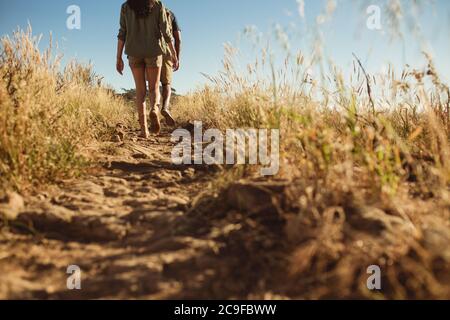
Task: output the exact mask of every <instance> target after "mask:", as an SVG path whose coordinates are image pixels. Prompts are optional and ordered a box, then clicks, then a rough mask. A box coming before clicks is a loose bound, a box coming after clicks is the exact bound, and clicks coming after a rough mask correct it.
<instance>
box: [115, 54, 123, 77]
mask: <svg viewBox="0 0 450 320" xmlns="http://www.w3.org/2000/svg"><path fill="white" fill-rule="evenodd" d="M123 69H124V64H123V59H122V58H117V62H116V70H117V72H118V73H120V74H121V75H122V76H123Z"/></svg>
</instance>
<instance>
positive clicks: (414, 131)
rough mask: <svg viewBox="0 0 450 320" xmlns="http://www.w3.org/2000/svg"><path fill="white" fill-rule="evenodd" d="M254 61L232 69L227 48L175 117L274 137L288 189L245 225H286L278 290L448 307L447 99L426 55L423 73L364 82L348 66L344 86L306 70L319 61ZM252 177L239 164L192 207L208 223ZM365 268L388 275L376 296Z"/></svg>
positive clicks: (333, 74)
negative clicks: (215, 72)
mask: <svg viewBox="0 0 450 320" xmlns="http://www.w3.org/2000/svg"><path fill="white" fill-rule="evenodd" d="M260 52H261V55H260V56H259V57H257V58H256V60H255V62H253V63H250V64H248V65H247V66H245V67H244V68H239V67H237V66H238V63H237V61H242V59H241V58H240V57H239V56H237V55H238V50H237V49H234V48H232V47H228V48H227V50H226V57H225V59H224V68H223V71H222V72H221V73H220V74H219V76H217V77H209V78H210V80H211V84H210V85H208V86H206V87H205V88H204V89H202V90H200V91H197V92H194V93H192V94H190V95H188V96H185V97H181V98H179V100H178V101H177V104H178V105H179V107H178V108H175V109H176V111H177V116H178V117H179V118H181V120H182V121H192V120H193V119H195V120H202V121H203V122H204V123H205V124H206V125H205V126H207V127H216V128H220V129H222V130H223V129H226V128H279V129H280V131H281V139H280V141H281V172H280V174H279V175H278V176H277V177H276V178H277V181H278V179H282V180H284V181H287V186H288V187H287V191H286V190H285V191H283V192H274V194H273V198H274V199H276V201H275V203H281V204H284V205H283V206H282V208H278V210H277V212H276V213H274V212H259V217H258V216H257V217H256V218H251V219H256V221H258V219H263V218H262V216H263V215H267V214H268V215H276V216H277V217H278V218H279V215H281V217H282V219H283V221H284V223H285V226H286V228H285V232H284V233H283V234H282V235H280V234H276V235H275V236H274V239H276V240H274V241H278V242H280V243H281V244H280V245H286V244H288V246H289V248H290V249H289V250H288V252H289V253H288V256H289V261H290V266H289V267H288V268H287V269H288V270H289V272H290V278H289V279H288V280H286V279H285V278H284V279H283V280H284V281H285V283H284V284H285V286H284V288H283V289H282V290H281V292H278V293H280V294H285V295H287V296H289V297H296V298H314V299H317V298H375V299H377V298H390V299H407V298H410V299H411V298H413V299H414V298H416V299H417V298H419V299H430V298H449V297H450V286H449V281H450V279H449V278H448V274H449V270H450V252H449V251H448V249H446V248H448V246H449V245H450V223H449V222H450V143H449V142H450V90H449V87H448V85H447V84H446V83H443V82H442V81H441V80H440V78H439V75H438V71H437V70H436V68H435V67H434V64H433V61H432V59H431V57H429V56H428V55H425V61H427V63H426V64H425V65H424V66H423V67H419V68H416V69H414V68H411V67H406V68H405V70H403V71H402V72H400V73H398V70H397V71H396V70H394V68H391V69H390V70H388V72H386V74H377V75H370V74H367V73H366V71H365V70H364V66H363V65H362V64H360V63H359V60H358V59H357V57H355V62H354V66H355V67H354V70H353V74H352V75H351V76H350V77H347V78H346V77H345V76H344V75H343V73H342V72H340V71H339V70H338V68H336V67H334V66H331V67H330V71H329V72H328V73H325V72H323V73H322V74H320V75H319V77H318V78H314V77H312V76H311V73H310V70H311V68H314V65H315V62H314V60H316V61H317V57H311V58H308V57H306V56H305V55H304V54H303V53H302V52H298V53H295V54H293V53H291V52H288V53H287V54H286V57H285V59H284V63H283V64H281V66H280V65H278V66H277V64H276V63H274V61H273V60H272V57H271V55H270V50H269V48H263V49H262V50H261V51H260ZM322 71H323V69H322ZM257 175H258V171H256V170H255V168H254V167H251V166H240V167H236V168H235V170H233V171H232V173H229V176H230V178H229V179H226V178H224V179H223V183H224V185H222V186H221V187H222V188H223V189H222V190H223V191H224V192H222V193H221V192H218V195H217V196H216V197H218V201H217V202H215V204H213V205H212V207H208V208H207V209H203V208H201V206H199V207H198V208H197V209H196V210H197V211H198V212H199V214H204V215H208V214H212V212H215V210H220V209H217V208H220V207H223V206H224V205H223V204H224V203H226V201H227V198H226V196H224V194H227V192H228V193H229V192H233V189H234V188H235V186H231V188H228V187H227V186H228V185H229V184H230V183H233V182H234V181H236V180H237V179H239V178H245V181H246V183H249V181H250V183H255V184H256V185H258V181H260V179H259V177H258V176H257ZM252 181H253V182H252ZM244 190H245V188H244ZM252 194H253V193H252V192H251V191H249V194H248V197H249V198H248V202H250V203H251V200H250V199H251V196H252ZM238 196H239V197H243V198H245V197H246V194H245V193H244V192H242V193H241V194H240V195H238ZM224 197H225V199H224ZM261 201H263V200H261ZM214 206H215V208H216V209H214ZM237 209H239V210H240V211H242V212H243V213H245V214H246V213H251V212H252V208H247V207H245V208H237ZM245 214H244V215H243V217H246V215H245ZM230 215H231V213H230ZM247 216H251V217H254V216H255V215H254V212H253V214H251V215H247ZM242 219H243V220H239V221H233V223H234V224H237V225H241V226H242V228H243V229H244V228H247V227H248V228H249V229H248V230H246V232H245V234H244V233H243V235H242V236H243V237H244V238H242V239H240V240H239V241H241V243H243V242H246V241H247V240H248V239H250V238H252V237H253V236H254V238H255V239H256V235H257V231H256V229H255V228H253V227H250V225H251V224H248V225H247V222H246V221H247V218H245V219H244V218H242ZM206 220H208V219H206ZM271 232H273V233H276V232H275V231H274V230H271V229H270V228H269V230H267V229H264V231H263V232H262V233H263V234H265V235H266V236H267V237H269V235H270V234H271ZM245 239H247V240H245ZM248 241H252V240H248ZM255 241H256V240H255ZM236 245H238V244H236ZM255 248H258V245H257V244H256V243H255ZM255 250H258V249H255ZM247 254H248V255H249V256H253V257H258V254H261V255H266V254H267V251H265V252H255V251H253V252H248V253H247ZM276 256H277V255H275V254H274V255H273V257H276ZM255 259H256V258H255ZM250 260H251V259H250ZM240 263H241V265H240V266H239V268H241V267H242V268H243V270H247V269H246V268H245V266H243V265H242V261H241V262H240ZM248 264H249V266H252V267H251V268H250V269H252V268H253V269H252V270H254V268H256V266H255V265H252V262H251V261H249V262H248ZM372 264H377V265H379V266H381V268H382V270H383V272H384V273H383V288H384V289H383V290H382V291H381V292H376V291H375V292H371V291H369V290H367V288H366V282H365V279H367V274H366V268H367V267H368V266H369V265H372ZM258 268H261V269H262V270H265V269H264V267H260V265H258ZM266 271H267V273H268V274H270V270H266ZM282 273H283V272H282ZM263 274H264V271H261V277H264V276H263ZM271 276H273V277H277V275H275V274H271ZM242 278H243V279H242V281H245V275H242ZM283 280H280V281H283ZM224 281H225V279H224ZM267 281H270V280H269V279H267Z"/></svg>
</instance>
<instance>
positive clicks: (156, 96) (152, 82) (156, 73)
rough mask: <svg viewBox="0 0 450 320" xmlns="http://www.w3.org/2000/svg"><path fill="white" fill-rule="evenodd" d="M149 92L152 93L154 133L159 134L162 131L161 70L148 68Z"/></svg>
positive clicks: (151, 114)
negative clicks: (159, 105) (160, 109)
mask: <svg viewBox="0 0 450 320" xmlns="http://www.w3.org/2000/svg"><path fill="white" fill-rule="evenodd" d="M146 73H147V81H148V90H149V93H150V108H151V111H150V120H151V123H152V127H151V131H152V133H155V134H158V133H159V132H160V131H161V123H160V122H159V116H158V111H159V110H158V104H159V103H160V99H161V97H160V92H159V81H160V77H161V68H147V69H146Z"/></svg>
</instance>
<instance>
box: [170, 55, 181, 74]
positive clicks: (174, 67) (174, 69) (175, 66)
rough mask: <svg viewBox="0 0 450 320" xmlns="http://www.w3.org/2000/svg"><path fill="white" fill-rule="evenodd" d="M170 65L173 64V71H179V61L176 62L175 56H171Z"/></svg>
mask: <svg viewBox="0 0 450 320" xmlns="http://www.w3.org/2000/svg"><path fill="white" fill-rule="evenodd" d="M172 64H173V71H178V69H180V60H178V58H177V56H176V55H173V56H172Z"/></svg>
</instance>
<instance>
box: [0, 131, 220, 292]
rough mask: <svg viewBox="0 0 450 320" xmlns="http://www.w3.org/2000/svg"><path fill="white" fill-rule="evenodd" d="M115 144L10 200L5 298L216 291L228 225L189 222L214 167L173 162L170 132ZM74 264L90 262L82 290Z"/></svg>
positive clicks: (0, 263) (3, 260) (2, 266)
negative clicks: (88, 168) (82, 169)
mask: <svg viewBox="0 0 450 320" xmlns="http://www.w3.org/2000/svg"><path fill="white" fill-rule="evenodd" d="M133 136H134V135H133ZM112 148H113V149H114V151H113V153H114V155H112V156H111V155H99V159H101V160H100V164H101V165H100V166H99V168H98V169H96V170H94V171H93V173H92V174H89V175H87V176H85V177H84V178H83V179H82V180H75V181H68V182H66V183H64V184H63V186H60V187H59V188H56V189H55V190H52V191H49V192H47V193H44V194H38V195H36V196H34V197H30V198H27V199H26V200H25V204H22V203H21V200H20V199H19V200H18V199H15V203H10V206H9V210H10V211H11V210H12V211H14V210H16V212H12V213H11V212H10V214H13V215H14V216H15V219H14V220H13V222H10V226H9V228H8V231H4V232H3V233H2V235H1V238H0V298H21V299H22V298H25V299H36V298H37V299H49V298H50V299H52V298H56V299H79V298H81V299H101V298H141V299H172V298H199V297H202V296H205V297H206V296H207V297H211V290H213V288H208V290H206V289H205V288H204V286H205V285H210V284H207V282H208V281H210V279H211V278H213V277H214V276H215V274H216V272H217V271H218V269H219V266H220V257H219V256H218V253H219V250H220V245H219V244H218V242H217V241H216V240H215V238H217V236H218V235H219V234H220V233H221V232H222V231H221V230H218V229H217V230H200V229H201V228H198V226H197V225H196V223H195V221H191V223H190V224H186V223H184V222H185V220H186V214H187V213H188V212H189V211H190V210H191V208H192V204H193V203H194V202H195V201H196V200H198V196H199V195H201V194H202V193H203V192H205V190H207V188H208V184H209V182H211V181H213V180H214V171H212V170H210V169H208V168H202V167H199V166H196V167H195V168H194V167H185V166H175V165H172V163H171V158H170V152H171V150H172V144H171V142H170V135H169V133H168V132H165V133H162V134H161V135H160V136H159V137H154V138H151V139H150V140H146V141H144V140H139V139H137V138H131V139H125V142H121V143H118V144H115V145H114V146H112ZM205 188H206V189H205ZM10 200H11V201H13V202H14V199H10ZM3 206H4V208H5V205H3ZM199 231H200V232H199ZM225 232H226V231H225ZM214 233H215V234H214ZM69 265H76V266H79V267H80V268H81V271H82V277H81V280H82V289H81V290H68V289H67V287H66V280H67V277H68V276H69V275H68V274H67V273H66V270H67V267H68V266H69ZM223 294H224V293H223V292H222V293H219V292H218V293H217V294H216V295H217V296H220V295H222V297H226V295H223ZM213 295H214V294H213Z"/></svg>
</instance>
